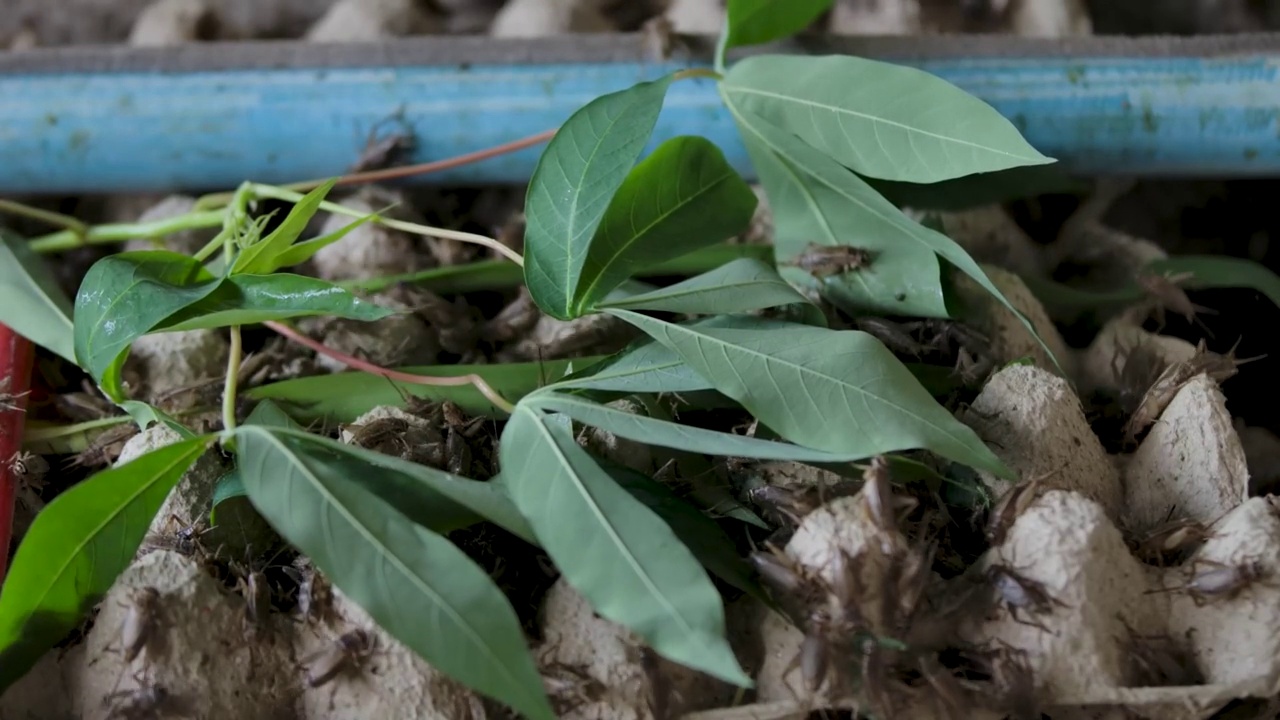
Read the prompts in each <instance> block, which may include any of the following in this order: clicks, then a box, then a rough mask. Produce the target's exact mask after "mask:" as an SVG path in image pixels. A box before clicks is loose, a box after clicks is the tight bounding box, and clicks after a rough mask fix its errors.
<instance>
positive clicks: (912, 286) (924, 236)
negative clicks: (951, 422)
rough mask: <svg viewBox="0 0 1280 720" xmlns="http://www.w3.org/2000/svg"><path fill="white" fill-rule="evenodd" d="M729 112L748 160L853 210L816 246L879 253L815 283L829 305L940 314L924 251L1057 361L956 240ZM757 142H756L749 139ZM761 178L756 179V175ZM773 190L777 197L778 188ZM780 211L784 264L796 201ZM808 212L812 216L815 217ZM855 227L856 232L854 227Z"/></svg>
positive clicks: (756, 122) (935, 278)
mask: <svg viewBox="0 0 1280 720" xmlns="http://www.w3.org/2000/svg"><path fill="white" fill-rule="evenodd" d="M735 115H736V119H737V120H738V127H739V128H741V129H742V132H743V137H744V139H748V138H749V139H748V141H747V147H748V150H749V152H751V156H752V160H753V161H757V160H759V161H761V164H762V165H764V166H765V167H769V166H770V164H773V165H775V166H783V167H787V168H789V170H788V172H790V173H792V174H793V175H794V176H795V177H796V178H797V180H796V183H797V187H804V188H807V189H808V191H809V194H810V195H811V196H812V197H814V198H826V199H827V200H828V201H829V202H826V203H824V205H823V207H824V208H828V209H832V210H833V212H839V211H836V210H834V209H835V208H836V207H838V206H839V204H841V203H843V204H844V206H845V207H846V208H847V209H853V208H856V215H854V216H853V217H850V218H846V220H847V224H846V225H843V226H842V227H841V230H840V232H839V233H838V234H837V233H831V234H827V235H824V236H820V237H819V238H818V239H819V240H821V241H823V242H824V243H825V242H826V241H827V240H834V242H831V243H830V244H840V245H854V246H858V247H863V248H867V249H871V250H873V251H875V252H878V253H880V256H879V257H877V258H876V259H875V260H874V261H873V262H872V267H871V268H867V269H865V270H859V271H855V272H852V273H846V275H845V276H844V278H843V280H842V282H841V283H839V284H837V283H834V282H831V281H830V279H828V282H826V283H824V284H823V287H822V290H823V292H824V294H829V295H830V298H831V300H832V301H833V302H839V303H840V304H843V305H847V307H848V309H850V310H853V309H856V308H864V309H870V310H881V311H888V312H892V313H893V314H898V315H903V314H911V313H906V312H903V309H902V308H901V307H900V306H899V307H896V308H895V307H893V306H889V307H885V306H883V305H881V304H880V303H882V302H884V301H885V299H886V298H892V299H893V300H894V301H895V302H896V301H897V299H898V298H899V297H905V298H907V299H908V300H909V299H911V298H928V302H929V305H928V307H929V308H932V310H933V311H932V312H928V313H926V312H918V313H916V314H920V315H931V316H934V317H946V316H947V314H946V308H945V304H944V305H942V306H941V307H940V308H934V307H933V301H934V300H935V299H936V300H937V301H939V302H941V301H942V300H943V297H942V280H941V273H940V272H939V269H938V268H937V265H936V262H937V261H936V259H934V260H933V261H932V262H930V261H926V260H924V259H923V254H924V252H925V251H928V252H929V253H931V254H934V255H936V256H937V257H941V258H942V259H943V260H946V261H947V262H949V263H951V264H952V265H954V266H955V267H956V268H957V269H959V270H960V271H961V272H963V273H964V274H965V275H968V276H969V277H970V278H972V279H973V281H974V282H976V283H977V284H978V285H979V286H981V287H982V288H983V289H984V290H986V291H987V292H989V293H991V295H992V296H993V297H995V298H996V300H998V301H1000V304H1002V305H1004V306H1005V307H1006V308H1008V309H1009V311H1010V312H1012V313H1013V314H1014V315H1015V316H1016V317H1017V318H1018V319H1019V320H1020V321H1021V322H1022V325H1023V326H1024V327H1026V328H1027V331H1028V332H1030V333H1031V336H1032V337H1034V338H1036V340H1037V342H1039V343H1040V346H1041V347H1042V348H1044V351H1045V353H1046V354H1047V355H1048V356H1049V357H1050V358H1052V359H1053V360H1054V362H1055V363H1057V362H1058V360H1057V358H1055V357H1054V355H1053V351H1052V350H1051V349H1050V348H1049V346H1048V345H1046V344H1045V342H1044V339H1043V338H1041V337H1040V335H1039V333H1037V332H1036V328H1035V325H1034V324H1033V323H1032V322H1031V320H1030V319H1029V318H1028V317H1027V316H1026V315H1024V314H1022V313H1021V312H1020V311H1019V310H1018V309H1017V308H1016V307H1014V305H1013V303H1011V302H1009V299H1008V298H1006V297H1005V296H1004V294H1003V293H1002V292H1000V289H999V288H997V287H996V286H995V283H993V282H991V278H989V277H987V274H986V273H985V272H983V270H982V267H981V266H980V265H978V263H977V262H975V261H974V259H973V258H972V257H970V256H969V253H967V252H965V249H964V248H962V247H960V245H959V244H958V243H956V242H955V241H954V240H952V239H951V238H949V237H947V236H946V235H943V234H942V233H940V232H938V231H936V230H933V229H931V228H929V227H926V226H925V225H922V224H920V223H918V222H916V221H914V220H912V219H911V218H908V217H907V216H906V215H904V214H903V213H902V211H901V210H899V209H898V208H896V207H894V205H893V204H892V203H890V202H889V201H887V200H885V199H884V198H883V197H881V196H880V194H879V193H877V192H876V191H875V190H873V189H871V187H869V186H868V185H867V184H866V182H864V181H863V180H862V179H861V178H859V177H858V176H857V175H854V174H853V173H851V172H849V171H848V170H845V169H844V168H842V167H840V166H839V165H837V164H836V163H835V162H833V161H832V160H831V159H830V158H827V157H824V156H823V155H822V153H820V152H817V151H815V150H814V149H813V148H810V147H807V146H806V145H805V144H804V143H801V142H798V141H797V140H795V138H793V137H791V136H788V135H787V134H786V133H783V132H782V131H780V130H778V128H776V127H774V126H773V125H770V124H769V123H767V122H765V121H763V120H761V119H760V118H758V117H754V116H751V115H744V114H739V113H735ZM757 140H758V142H756V141H757ZM801 168H803V170H802V169H801ZM762 177H764V174H763V173H762ZM768 189H769V186H768V184H767V181H766V190H768ZM781 192H783V193H784V194H785V192H786V190H782V191H781ZM772 198H773V196H772V194H770V200H771V201H772ZM785 207H786V208H787V209H788V210H787V214H786V215H785V216H784V215H779V214H777V211H776V210H775V222H777V223H778V228H779V236H778V237H779V240H778V241H777V242H778V243H779V245H778V247H777V252H778V254H779V262H780V263H781V262H784V261H785V260H784V256H783V253H784V250H783V247H784V245H785V247H786V250H785V252H786V253H787V255H786V256H785V258H786V259H790V258H791V257H794V256H795V255H798V254H799V253H800V252H803V248H802V247H800V243H801V242H803V236H800V235H798V234H797V233H795V232H791V231H788V232H787V234H786V236H785V237H786V240H785V243H784V241H783V240H782V238H783V235H782V228H783V226H784V224H786V223H784V222H783V218H784V217H786V218H790V217H797V216H798V217H803V215H802V211H800V210H799V206H798V204H791V203H788V204H787V205H785ZM846 211H848V210H846ZM816 215H817V213H816V212H815V216H816ZM787 222H790V220H789V219H788V220H787ZM859 224H860V225H861V229H859V228H858V225H859ZM908 248H910V250H908ZM891 261H892V262H891ZM882 262H883V263H885V265H884V268H885V269H884V271H883V273H882V274H880V275H878V276H877V273H880V272H881V271H880V270H878V269H877V267H876V266H877V265H878V264H880V263H882ZM895 263H896V264H895ZM913 265H915V266H916V269H914V270H913V269H912V266H913ZM921 268H923V269H921ZM787 270H792V271H793V272H791V273H788V272H787ZM795 270H796V269H795V268H784V271H783V276H784V277H787V278H788V279H790V280H792V281H793V282H798V281H800V279H801V278H800V277H799V273H798V272H794V271H795ZM874 277H879V278H880V280H881V283H882V284H879V285H878V286H877V285H872V284H871V283H872V280H871V278H874ZM862 283H866V285H865V286H864V287H862V289H861V291H858V285H859V284H862ZM890 289H893V292H892V294H890V293H889V292H888V291H889V290H890ZM877 298H878V300H877ZM920 309H924V308H920ZM939 311H940V312H941V314H939Z"/></svg>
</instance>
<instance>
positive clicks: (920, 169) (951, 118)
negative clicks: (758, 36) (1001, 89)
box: [721, 55, 1053, 183]
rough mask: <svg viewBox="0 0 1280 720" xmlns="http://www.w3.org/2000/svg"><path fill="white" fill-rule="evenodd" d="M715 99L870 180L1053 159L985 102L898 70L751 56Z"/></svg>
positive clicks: (941, 176) (838, 59) (848, 60)
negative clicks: (720, 98)
mask: <svg viewBox="0 0 1280 720" xmlns="http://www.w3.org/2000/svg"><path fill="white" fill-rule="evenodd" d="M721 92H722V93H723V94H725V95H726V96H727V97H729V98H731V99H732V102H733V104H734V105H736V106H737V107H738V108H740V109H741V110H742V111H744V112H749V113H752V114H755V115H759V116H760V117H761V118H763V119H764V120H766V121H767V122H770V123H773V124H775V125H777V126H778V127H779V128H781V129H782V130H784V131H786V132H789V133H794V134H796V135H798V136H799V137H800V138H801V139H803V140H804V141H805V142H806V143H808V144H809V145H812V146H813V147H814V148H816V149H818V150H820V151H822V153H824V154H826V155H828V156H830V157H832V158H835V159H836V160H837V161H838V162H839V163H840V164H841V165H844V166H846V167H849V168H852V169H853V170H856V171H857V172H859V173H861V174H863V175H867V176H870V177H875V178H882V179H885V180H905V181H909V182H917V183H929V182H938V181H940V180H948V179H951V178H957V177H962V176H964V175H970V174H973V173H979V172H992V171H996V170H1005V169H1007V168H1013V167H1019V166H1024V165H1043V164H1046V163H1050V162H1053V159H1052V158H1048V157H1045V156H1044V155H1041V154H1040V153H1039V152H1037V151H1036V149H1035V148H1033V147H1031V145H1030V144H1028V143H1027V141H1026V140H1024V139H1023V138H1022V135H1020V134H1019V133H1018V130H1017V128H1015V127H1014V126H1013V123H1011V122H1009V121H1008V120H1006V119H1005V118H1004V117H1003V116H1001V115H1000V114H999V113H998V112H996V111H995V109H993V108H992V107H991V106H990V105H988V104H986V103H985V102H983V101H982V100H979V99H978V98H976V97H974V96H972V95H970V94H969V93H966V92H965V91H963V90H961V89H960V88H958V87H956V86H954V85H952V84H951V83H949V82H947V81H945V80H943V79H941V78H938V77H936V76H934V75H930V74H929V73H926V72H924V71H922V70H917V69H915V68H909V67H905V66H901V65H893V64H890V63H885V62H879V61H876V60H867V59H865V58H857V57H850V56H846V55H832V56H824V57H799V56H784V55H757V56H754V57H750V58H746V59H745V60H742V61H740V62H738V63H737V64H735V65H734V66H733V67H732V68H731V69H730V70H729V72H728V74H727V75H726V76H725V79H724V82H722V83H721Z"/></svg>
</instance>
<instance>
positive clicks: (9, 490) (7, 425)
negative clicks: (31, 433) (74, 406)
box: [0, 325, 35, 578]
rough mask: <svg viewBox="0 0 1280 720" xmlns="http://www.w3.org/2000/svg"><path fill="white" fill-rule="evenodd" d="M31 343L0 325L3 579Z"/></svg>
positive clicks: (0, 565) (28, 383) (28, 385)
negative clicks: (13, 469) (15, 458)
mask: <svg viewBox="0 0 1280 720" xmlns="http://www.w3.org/2000/svg"><path fill="white" fill-rule="evenodd" d="M34 355H35V353H34V348H32V346H31V343H30V342H29V341H28V340H27V339H26V338H24V337H22V336H21V335H18V334H17V333H15V332H14V331H13V330H10V329H9V328H8V327H6V326H4V325H0V388H3V390H2V391H0V396H6V397H5V398H4V404H7V405H13V406H16V407H18V408H19V409H18V410H10V409H7V408H4V407H0V578H3V577H4V574H5V572H6V571H7V570H8V565H9V540H10V536H11V535H12V533H13V504H14V500H15V499H16V496H17V482H18V479H17V478H16V477H14V475H13V472H12V470H10V468H9V466H10V461H11V460H12V459H13V457H14V455H17V454H18V453H19V452H21V451H22V429H23V425H24V424H25V421H26V408H27V391H29V390H30V389H31V366H32V362H33V360H34Z"/></svg>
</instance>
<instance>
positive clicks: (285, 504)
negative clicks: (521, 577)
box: [236, 425, 555, 720]
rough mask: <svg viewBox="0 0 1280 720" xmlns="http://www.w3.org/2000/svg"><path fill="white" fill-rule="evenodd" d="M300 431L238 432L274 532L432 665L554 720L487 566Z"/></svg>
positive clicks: (244, 468)
mask: <svg viewBox="0 0 1280 720" xmlns="http://www.w3.org/2000/svg"><path fill="white" fill-rule="evenodd" d="M290 433H291V431H286V430H281V429H278V428H268V427H265V426H260V425H246V426H241V427H240V428H239V429H238V430H237V431H236V438H237V448H238V450H237V454H238V456H239V457H238V459H239V466H240V471H241V473H242V475H243V478H244V484H245V489H246V490H248V492H249V498H250V499H251V500H252V501H253V504H254V506H255V507H257V508H258V510H259V512H261V513H262V515H263V516H264V517H266V518H267V520H268V522H270V523H271V525H272V527H274V528H275V529H276V530H277V531H278V532H279V533H280V534H281V535H282V536H283V537H285V538H286V539H287V540H289V542H290V543H291V544H293V545H294V546H296V547H297V548H298V549H300V550H302V551H303V552H305V553H306V554H307V555H308V556H309V557H310V558H311V559H312V560H314V561H315V563H316V566H317V567H319V568H320V569H321V570H323V571H324V573H325V574H326V575H327V576H328V577H329V578H330V579H332V581H333V583H334V585H336V586H338V587H339V588H341V589H342V591H343V592H344V593H345V594H346V595H347V596H348V597H350V598H351V599H352V600H353V601H355V602H356V603H357V604H358V605H360V606H361V607H362V608H364V609H365V610H366V611H367V612H368V613H369V615H370V616H371V617H372V618H373V619H374V620H375V621H376V622H377V623H378V625H379V626H380V627H381V628H382V629H384V630H386V631H387V632H388V633H390V634H391V635H393V636H394V637H395V638H396V639H398V640H400V641H401V642H402V643H404V644H405V645H406V646H408V647H409V648H411V649H413V651H414V652H416V653H418V654H419V655H421V656H422V657H423V659H425V660H426V661H427V662H429V663H431V665H432V667H434V668H436V669H437V670H439V671H440V672H443V673H445V674H446V675H449V676H450V677H452V678H454V679H456V680H458V681H459V682H461V683H463V684H465V685H467V686H469V687H471V688H473V689H475V690H477V691H479V692H481V693H484V694H486V695H488V696H490V697H493V698H496V699H498V700H500V701H502V702H505V703H507V704H509V705H511V706H512V707H513V708H515V709H516V710H518V711H520V712H522V713H524V714H525V715H526V716H528V717H530V718H538V719H540V720H552V719H553V718H555V713H554V712H553V711H552V710H551V707H550V704H549V703H548V701H547V698H546V696H545V694H544V693H543V689H542V679H541V677H540V676H539V675H538V670H537V667H536V666H535V665H534V663H533V658H532V657H530V655H529V652H528V648H527V647H526V646H525V640H524V633H523V632H522V631H521V629H520V622H519V620H518V619H517V618H516V614H515V611H514V610H513V609H512V608H511V604H510V603H509V602H508V601H507V599H506V597H505V596H504V595H503V594H502V591H501V590H499V589H498V588H497V586H496V585H494V584H493V581H492V580H490V579H489V576H488V574H487V573H486V572H485V571H484V569H482V568H481V567H479V566H478V565H476V564H475V563H474V562H473V561H472V560H471V559H470V558H468V557H467V556H466V555H465V554H464V553H463V552H462V551H461V550H459V549H458V548H457V547H455V546H454V545H453V544H452V543H451V542H449V541H448V540H447V539H445V538H444V537H442V536H440V535H437V534H436V533H434V532H431V531H429V530H427V529H426V528H424V527H422V526H420V525H417V524H415V523H413V522H412V521H410V520H409V518H407V517H406V516H404V515H402V514H401V513H400V512H399V511H398V510H397V509H396V507H394V506H393V505H391V504H389V503H387V502H386V501H384V500H383V499H381V498H380V497H378V496H377V495H375V494H374V493H373V492H371V491H370V490H369V489H367V487H366V486H364V485H362V484H361V483H360V482H359V481H358V480H357V479H356V478H355V477H353V476H351V475H350V474H349V473H348V472H346V470H348V469H349V468H345V467H341V466H335V464H334V463H333V459H334V455H333V453H331V452H326V451H325V450H324V449H323V447H322V446H321V444H320V443H319V442H317V441H316V440H318V439H316V440H312V441H307V440H303V439H302V438H301V437H292V438H291V437H290ZM300 435H304V436H305V434H300ZM311 437H314V436H311ZM372 472H373V469H372V468H369V467H366V468H365V469H364V473H365V474H366V475H368V474H371V473H372Z"/></svg>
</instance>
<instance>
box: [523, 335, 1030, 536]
mask: <svg viewBox="0 0 1280 720" xmlns="http://www.w3.org/2000/svg"><path fill="white" fill-rule="evenodd" d="M609 313H610V314H612V315H616V316H618V317H620V318H622V319H623V320H626V321H627V322H629V323H631V324H633V325H635V326H636V327H638V328H640V329H641V330H643V331H645V332H646V333H648V334H649V335H650V336H651V337H653V338H654V339H655V340H657V341H658V342H661V343H662V344H664V345H666V346H667V347H669V348H671V349H672V350H674V351H675V352H676V354H677V355H679V356H680V357H681V358H683V359H684V361H685V362H686V363H688V364H689V365H690V366H692V367H693V369H694V370H696V371H697V372H698V373H699V374H701V375H702V376H703V377H705V378H706V379H707V380H710V381H712V382H714V383H715V386H716V389H717V390H719V391H720V392H722V393H724V394H725V395H727V396H729V397H730V398H733V399H734V400H737V401H738V402H739V403H742V406H743V407H745V408H746V409H747V410H749V411H750V412H751V414H752V415H755V416H756V417H757V418H759V419H760V422H762V423H764V424H765V425H768V426H769V427H770V428H772V429H773V430H774V431H775V432H777V433H778V434H779V435H780V436H782V437H784V438H786V439H787V440H790V441H792V442H794V443H798V444H800V445H804V446H806V447H811V448H815V449H818V450H825V451H827V452H830V453H835V454H840V455H843V456H846V457H847V456H861V457H871V456H873V455H880V454H884V453H890V452H895V451H899V450H908V449H916V448H920V449H925V450H930V451H932V452H935V453H937V454H939V455H941V456H943V457H945V458H948V459H950V460H954V461H956V462H962V463H966V464H969V465H972V466H974V467H977V468H981V469H983V470H987V471H990V472H992V473H995V474H997V475H999V476H1000V477H1011V474H1010V472H1009V470H1008V468H1006V467H1005V466H1004V464H1003V463H1001V462H1000V460H999V458H997V457H996V456H995V455H994V454H993V453H992V452H991V450H989V449H988V448H987V446H986V445H984V444H983V443H982V440H981V439H979V438H978V436H977V435H976V434H975V433H974V432H973V431H972V430H971V429H969V428H968V427H967V426H965V425H964V424H963V423H961V422H960V421H958V420H956V419H955V418H954V417H952V416H951V413H949V412H947V410H946V409H945V408H943V407H942V406H941V405H939V404H938V403H937V401H936V400H934V399H933V398H932V397H931V396H930V395H929V393H928V391H927V390H925V389H924V388H923V387H922V386H921V385H920V382H919V381H917V380H916V379H915V378H914V377H912V375H911V373H910V371H908V370H907V369H906V367H904V366H903V365H902V363H901V362H899V361H898V359H897V358H896V357H894V356H893V353H891V352H890V351H889V350H888V348H886V347H885V346H884V345H882V344H880V341H878V340H876V339H875V338H874V337H872V336H871V335H868V334H866V333H863V332H858V331H852V330H850V331H836V330H827V329H824V328H815V327H812V326H809V325H796V324H792V323H781V322H773V321H766V320H759V319H754V318H752V319H743V320H741V321H739V323H738V324H737V326H736V327H735V326H732V325H725V326H719V327H715V326H710V327H708V326H704V327H692V326H686V325H675V324H672V323H667V322H663V321H661V320H656V319H654V318H650V317H647V316H645V315H640V314H638V313H634V312H631V311H629V310H610V311H609ZM535 527H536V526H535Z"/></svg>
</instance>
